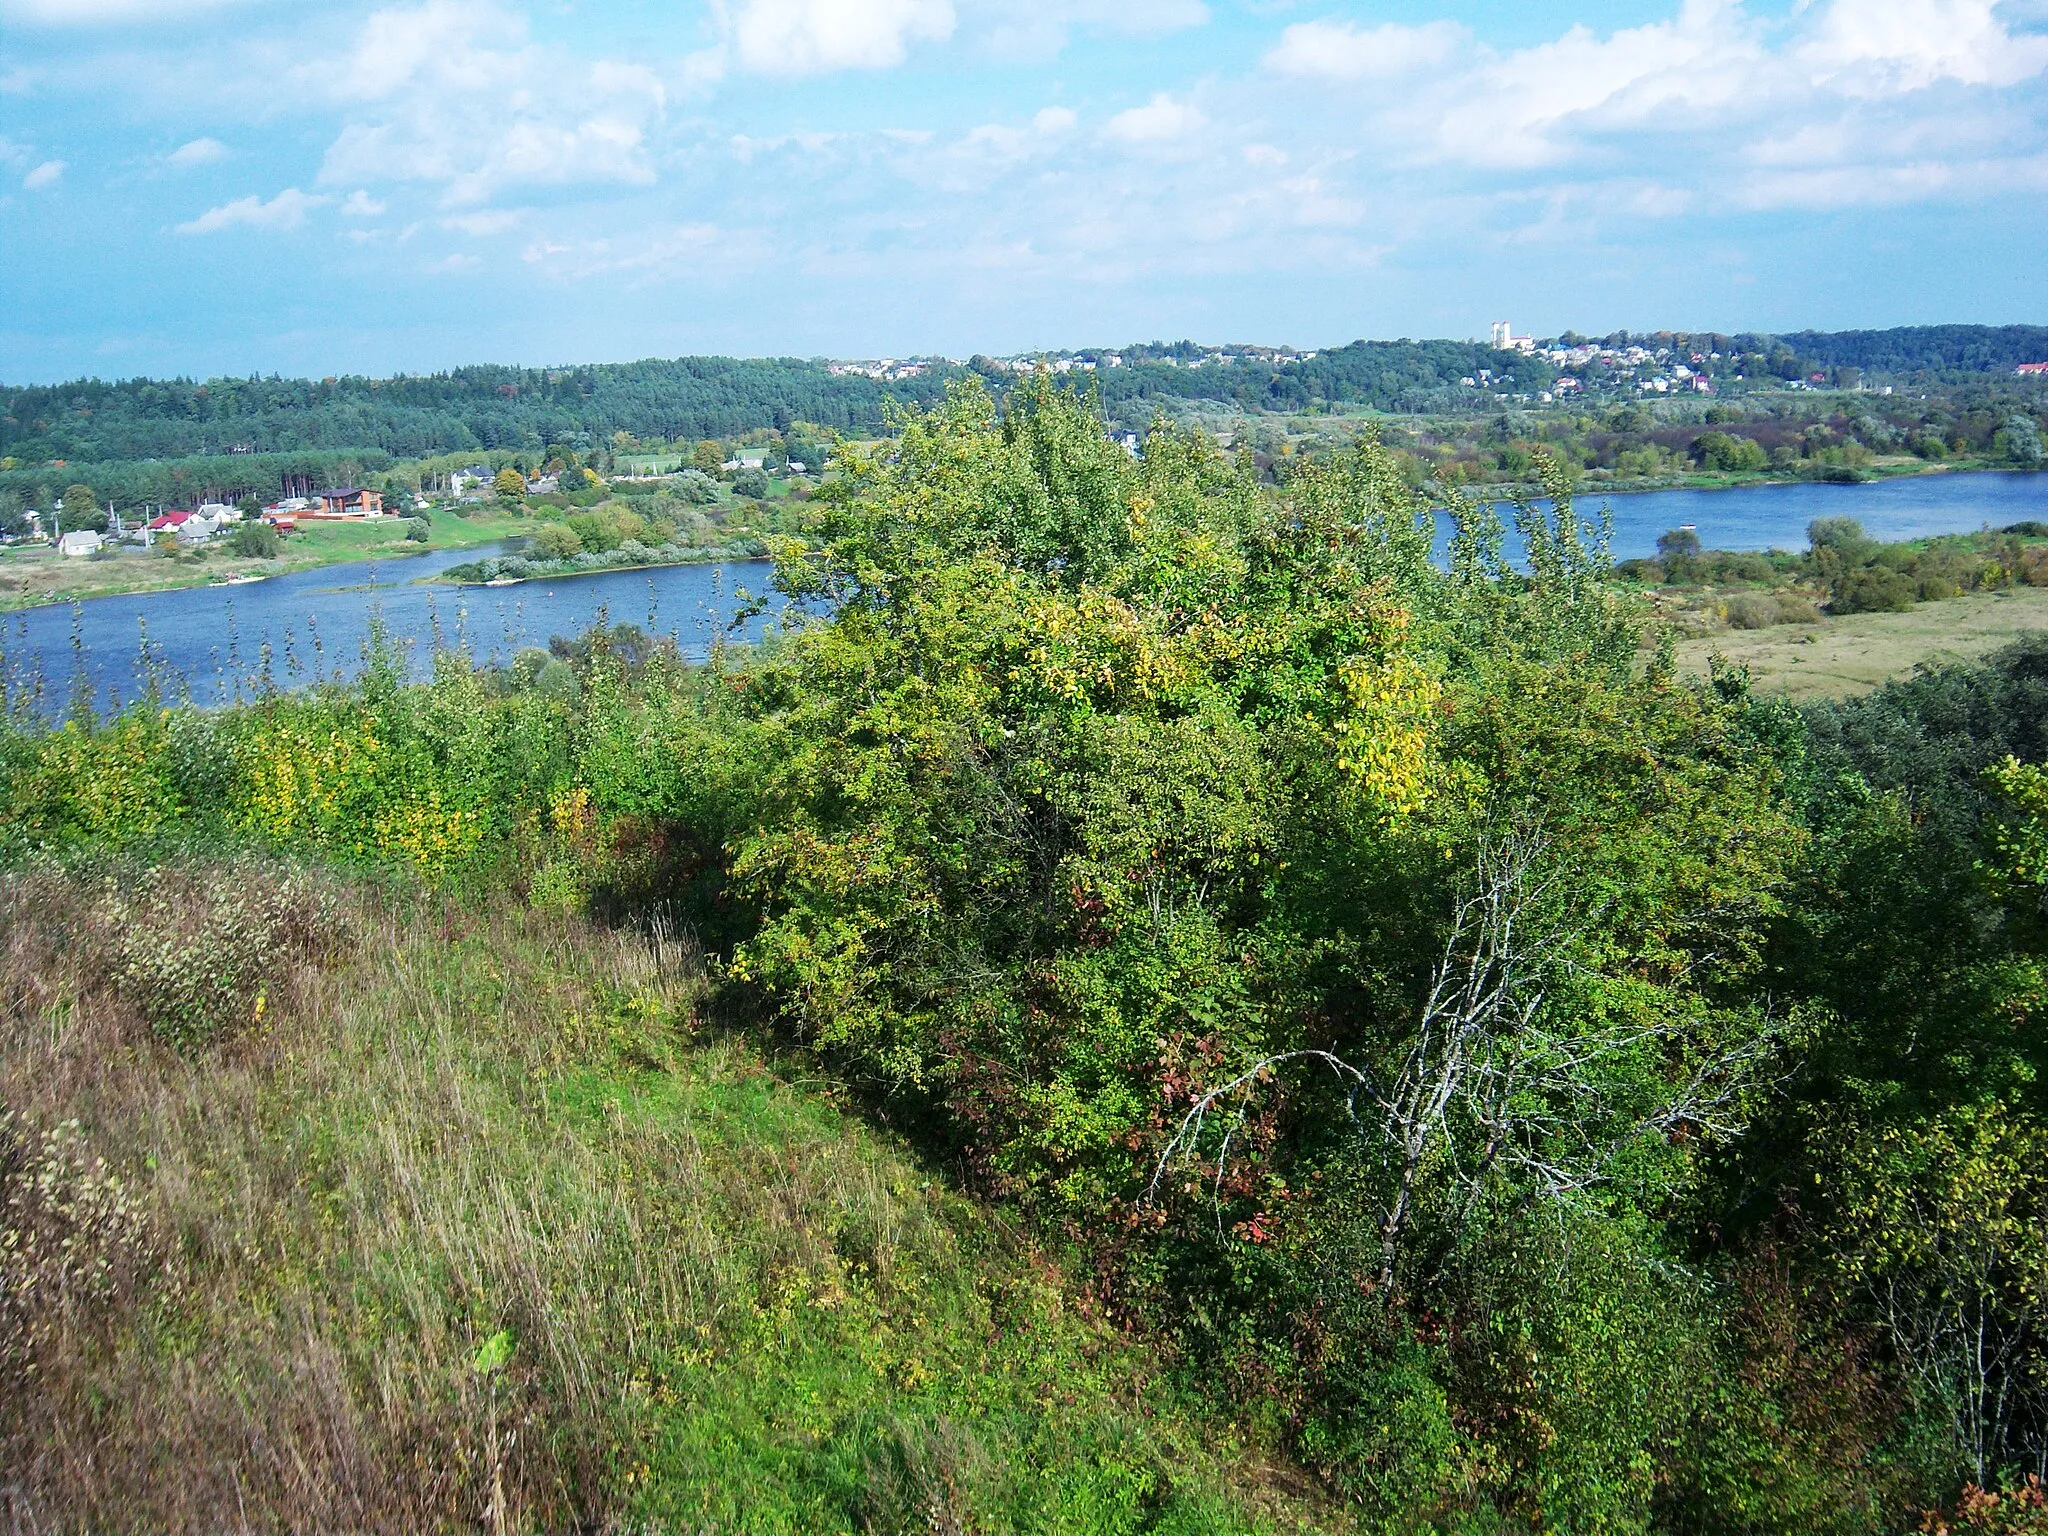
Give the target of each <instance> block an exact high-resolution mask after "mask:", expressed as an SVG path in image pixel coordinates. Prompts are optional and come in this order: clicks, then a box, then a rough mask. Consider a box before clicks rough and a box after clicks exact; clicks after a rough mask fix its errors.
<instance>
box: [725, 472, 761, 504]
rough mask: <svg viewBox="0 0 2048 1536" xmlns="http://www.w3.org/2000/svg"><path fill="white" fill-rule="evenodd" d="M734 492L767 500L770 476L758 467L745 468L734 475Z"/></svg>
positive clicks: (753, 498) (754, 498) (756, 499)
mask: <svg viewBox="0 0 2048 1536" xmlns="http://www.w3.org/2000/svg"><path fill="white" fill-rule="evenodd" d="M732 493H733V495H735V496H746V497H749V498H751V499H752V500H754V501H765V500H766V499H767V496H768V477H767V476H766V475H764V474H762V473H761V471H760V470H758V469H743V470H741V471H740V472H739V473H738V474H736V475H734V476H733V477H732Z"/></svg>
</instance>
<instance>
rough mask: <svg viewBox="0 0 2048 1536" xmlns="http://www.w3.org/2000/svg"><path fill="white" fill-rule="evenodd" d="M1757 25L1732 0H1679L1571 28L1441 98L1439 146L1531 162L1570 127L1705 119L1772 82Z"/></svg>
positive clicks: (1552, 155) (1461, 155) (1541, 158)
mask: <svg viewBox="0 0 2048 1536" xmlns="http://www.w3.org/2000/svg"><path fill="white" fill-rule="evenodd" d="M1771 73H1772V70H1771V68H1770V61H1769V59H1768V58H1767V56H1766V54H1765V51H1764V49H1763V45H1762V42H1761V39H1760V36H1759V32H1758V28H1757V27H1756V25H1755V24H1754V23H1752V22H1751V21H1750V19H1749V18H1748V17H1747V16H1746V15H1745V14H1744V12H1743V10H1742V7H1741V5H1740V4H1739V3H1738V0H1685V5H1684V8H1683V9H1682V10H1681V11H1680V12H1679V14H1678V16H1677V17H1676V18H1675V19H1673V20H1671V21H1660V22H1652V23H1650V24H1649V25H1647V26H1641V27H1629V28H1625V29H1623V30H1621V31H1618V32H1615V33H1613V34H1611V35H1610V36H1608V37H1605V38H1602V37H1599V36H1597V35H1596V34H1594V33H1593V32H1592V31H1590V30H1589V29H1587V28H1585V27H1573V28H1572V29H1571V30H1570V31H1569V32H1567V33H1565V35H1564V36H1563V37H1560V38H1559V39H1557V40H1556V41H1555V42H1551V43H1545V44H1542V45H1541V46H1539V47H1535V48H1530V49H1525V50H1523V51H1522V52H1519V53H1516V54H1512V55H1510V56H1508V57H1507V58H1504V59H1500V60H1498V61H1495V62H1492V63H1489V64H1487V65H1485V66H1483V67H1481V68H1480V69H1479V70H1477V71H1476V72H1475V73H1474V74H1473V76H1472V77H1471V78H1470V79H1469V80H1467V81H1461V82H1459V83H1458V85H1457V86H1456V87H1455V88H1454V91H1453V93H1452V96H1453V98H1454V99H1449V100H1445V101H1444V102H1442V103H1441V104H1440V106H1439V112H1440V119H1439V128H1438V132H1437V135H1436V137H1437V142H1438V145H1439V147H1440V148H1441V149H1442V150H1443V151H1445V152H1446V153H1448V154H1450V155H1452V156H1453V157H1455V158H1458V159H1463V160H1468V161H1471V162H1473V163H1475V164H1479V165H1495V166H1537V165H1544V164H1549V163H1553V162H1555V161H1557V160H1560V159H1563V158H1565V157H1567V156H1568V155H1569V154H1570V153H1571V152H1572V147H1573V141H1574V137H1575V133H1576V132H1578V131H1592V132H1596V133H1597V132H1601V131H1612V130H1615V129H1633V128H1640V127H1644V126H1652V127H1654V126H1656V125H1658V124H1659V123H1662V124H1663V125H1665V126H1667V127H1693V126H1703V125H1705V124H1706V123H1707V122H1709V121H1711V120H1709V119H1704V118H1703V116H1702V114H1708V113H1714V112H1718V111H1720V110H1721V109H1724V108H1726V107H1728V106H1730V105H1731V104H1734V103H1738V102H1740V101H1742V100H1744V99H1745V97H1754V96H1756V95H1757V94H1759V93H1765V92H1768V91H1769V90H1770V89H1771V80H1770V75H1771Z"/></svg>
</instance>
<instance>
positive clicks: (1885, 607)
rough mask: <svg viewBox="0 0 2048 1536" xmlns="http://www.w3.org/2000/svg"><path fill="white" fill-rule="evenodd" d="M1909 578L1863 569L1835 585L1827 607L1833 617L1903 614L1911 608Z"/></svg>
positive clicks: (1877, 567) (1878, 568)
mask: <svg viewBox="0 0 2048 1536" xmlns="http://www.w3.org/2000/svg"><path fill="white" fill-rule="evenodd" d="M1914 591H1915V585H1914V582H1913V580H1912V578H1911V577H1909V576H1906V575H1903V574H1901V573H1900V572H1898V571H1894V570H1890V569H1888V568H1887V567H1885V566H1881V565H1872V566H1865V567H1863V568H1862V569H1860V570H1854V571H1850V572H1848V573H1847V574H1846V575H1844V576H1843V577H1842V578H1841V579H1840V580H1839V581H1837V582H1836V583H1835V589H1834V596H1833V597H1832V598H1831V599H1830V600H1829V603H1828V607H1829V608H1830V609H1831V610H1832V611H1833V612H1835V613H1903V612H1905V611H1906V610H1907V609H1908V608H1910V607H1912V606H1913V597H1914Z"/></svg>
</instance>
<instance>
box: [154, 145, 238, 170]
mask: <svg viewBox="0 0 2048 1536" xmlns="http://www.w3.org/2000/svg"><path fill="white" fill-rule="evenodd" d="M227 152H228V147H227V145H225V144H223V143H221V141H220V140H219V139H194V140H192V142H191V143H189V144H180V145H179V146H178V147H177V148H176V149H174V150H172V151H171V152H170V153H169V154H168V155H166V156H164V159H165V160H166V161H168V162H169V163H170V164H172V165H174V166H176V167H177V168H178V169H179V170H181V171H187V170H190V169H192V167H194V166H196V165H211V164H213V162H214V161H216V160H220V159H224V158H225V157H226V155H227Z"/></svg>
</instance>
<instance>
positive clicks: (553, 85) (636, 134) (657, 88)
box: [305, 0, 667, 206]
mask: <svg viewBox="0 0 2048 1536" xmlns="http://www.w3.org/2000/svg"><path fill="white" fill-rule="evenodd" d="M305 82H306V84H307V85H308V86H309V87H314V88H325V89H327V90H329V91H331V93H332V95H333V97H334V100H335V104H336V105H337V106H339V107H340V108H341V110H342V111H343V112H344V113H345V114H347V120H346V121H345V122H344V124H343V126H342V129H341V132H340V133H339V134H338V135H337V136H336V137H335V140H334V142H333V143H332V144H331V145H330V146H329V147H328V150H327V155H326V159H325V161H324V162H323V164H322V166H321V170H320V181H321V183H322V184H323V185H326V186H346V185H350V184H355V185H358V186H360V185H363V184H366V183H367V184H375V183H377V182H391V181H418V182H428V183H438V184H440V185H441V186H442V187H443V189H444V192H443V197H444V201H445V202H446V203H448V204H449V205H451V206H461V205H468V204H475V203H480V202H484V201H487V200H489V199H490V198H491V197H493V196H495V195H496V194H497V193H498V192H499V191H501V190H503V189H504V188H507V187H511V186H529V185H548V186H566V185H577V184H583V183H625V184H628V185H645V184H646V183H648V182H651V181H653V180H654V169H653V165H652V162H651V159H650V156H649V153H648V147H647V132H648V129H649V128H650V127H651V126H652V125H653V124H654V123H655V122H656V121H658V120H659V118H660V116H661V114H662V111H663V108H664V105H665V103H666V100H667V96H666V92H665V91H664V89H663V87H662V84H661V81H660V80H659V78H657V77H656V76H655V74H654V73H653V72H652V71H651V70H648V69H646V68H644V67H643V66H640V65H637V64H622V63H615V62H612V61H608V60H599V61H597V62H595V63H583V62H581V61H577V60H574V59H564V58H563V57H562V56H561V54H560V53H559V52H554V51H550V50H547V49H543V48H540V47H537V46H534V45H533V44H532V43H530V42H529V41H528V38H527V35H526V30H525V24H524V22H523V20H522V19H521V18H520V17H518V16H517V15H515V14H513V13H511V12H508V11H505V10H502V9H500V8H499V7H498V6H496V5H494V4H490V3H486V0H429V3H427V4H425V5H420V6H413V7H406V8H392V9H387V10H382V11H378V12H376V13H374V14H373V15H371V16H370V17H369V18H368V19H367V20H366V21H365V23H364V24H363V29H362V31H361V33H360V34H359V36H358V38H357V42H356V46H355V49H354V51H353V53H352V54H351V56H350V58H349V60H348V61H347V63H346V65H345V66H344V67H342V68H340V69H324V68H323V69H319V70H312V69H309V70H307V71H306V72H305Z"/></svg>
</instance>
